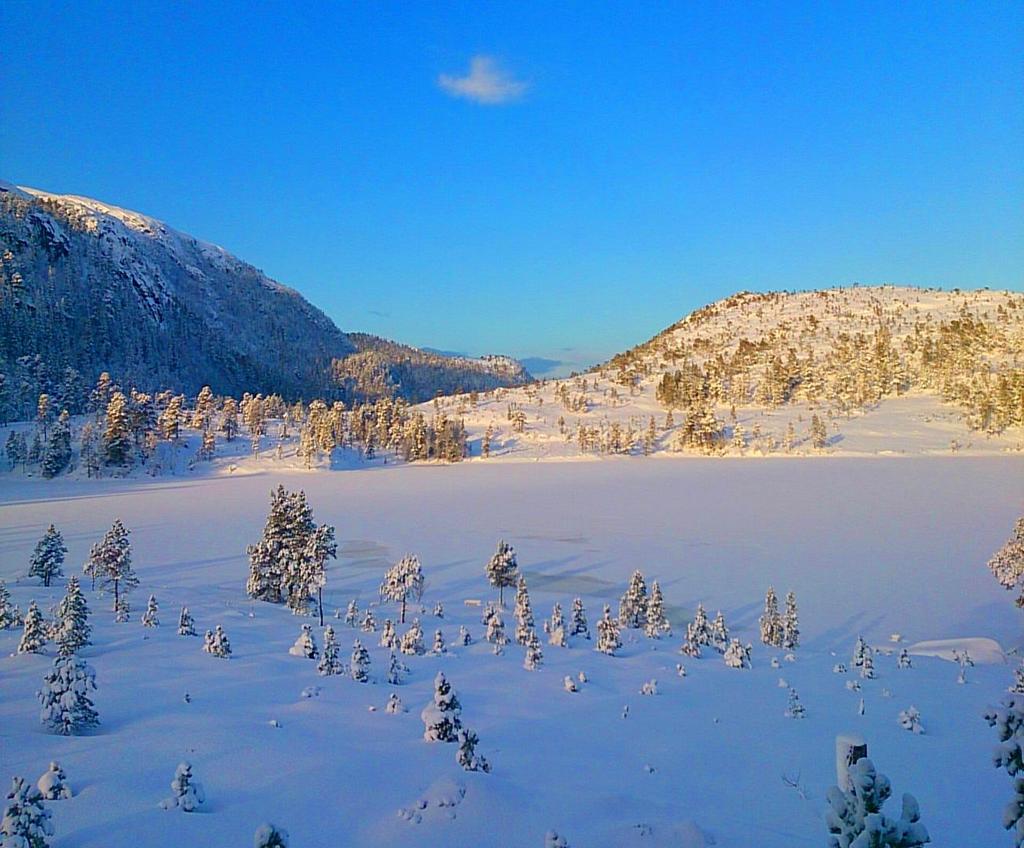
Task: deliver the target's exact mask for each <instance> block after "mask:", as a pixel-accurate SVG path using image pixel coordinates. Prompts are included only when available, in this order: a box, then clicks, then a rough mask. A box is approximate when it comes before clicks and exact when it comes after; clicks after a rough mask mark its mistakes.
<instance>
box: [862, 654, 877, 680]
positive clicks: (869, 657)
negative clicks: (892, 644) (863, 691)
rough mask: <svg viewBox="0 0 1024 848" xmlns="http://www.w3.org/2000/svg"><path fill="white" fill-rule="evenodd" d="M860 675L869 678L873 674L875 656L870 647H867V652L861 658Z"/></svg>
mask: <svg viewBox="0 0 1024 848" xmlns="http://www.w3.org/2000/svg"><path fill="white" fill-rule="evenodd" d="M860 676H861V677H863V678H865V679H871V678H873V677H874V676H875V656H874V651H872V650H871V648H868V649H867V652H866V653H865V654H864V656H863V657H862V658H861V661H860Z"/></svg>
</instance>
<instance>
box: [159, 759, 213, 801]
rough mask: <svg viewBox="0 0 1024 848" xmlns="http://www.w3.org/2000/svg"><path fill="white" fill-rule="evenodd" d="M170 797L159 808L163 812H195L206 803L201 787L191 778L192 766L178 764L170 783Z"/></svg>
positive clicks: (182, 763)
mask: <svg viewBox="0 0 1024 848" xmlns="http://www.w3.org/2000/svg"><path fill="white" fill-rule="evenodd" d="M171 793H172V794H171V797H170V798H165V799H164V800H163V801H162V802H161V804H160V806H161V807H163V808H164V809H165V810H174V809H178V810H181V811H182V812H183V813H192V812H195V811H196V810H197V809H199V807H201V806H202V805H203V804H205V803H206V793H205V792H204V791H203V785H202V784H201V783H199V782H198V781H197V780H196V779H195V778H194V777H193V776H192V764H191V763H189V762H187V761H185V762H181V763H178V767H177V768H176V769H175V770H174V779H173V780H172V781H171Z"/></svg>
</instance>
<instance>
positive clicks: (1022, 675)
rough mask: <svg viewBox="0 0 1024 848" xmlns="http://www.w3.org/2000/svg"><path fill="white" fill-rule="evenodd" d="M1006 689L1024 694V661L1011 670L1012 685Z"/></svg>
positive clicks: (1016, 693) (1017, 693)
mask: <svg viewBox="0 0 1024 848" xmlns="http://www.w3.org/2000/svg"><path fill="white" fill-rule="evenodd" d="M1007 691H1009V692H1012V693H1014V694H1015V695H1024V662H1022V663H1021V664H1020V665H1019V666H1017V668H1015V669H1014V670H1013V685H1011V686H1010V688H1009V689H1008V690H1007Z"/></svg>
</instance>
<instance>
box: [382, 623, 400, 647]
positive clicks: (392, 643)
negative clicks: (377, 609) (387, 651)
mask: <svg viewBox="0 0 1024 848" xmlns="http://www.w3.org/2000/svg"><path fill="white" fill-rule="evenodd" d="M380 646H381V647H382V648H397V647H398V634H397V633H395V625H394V624H393V623H392V621H391V619H390V618H385V619H384V629H383V630H381V632H380Z"/></svg>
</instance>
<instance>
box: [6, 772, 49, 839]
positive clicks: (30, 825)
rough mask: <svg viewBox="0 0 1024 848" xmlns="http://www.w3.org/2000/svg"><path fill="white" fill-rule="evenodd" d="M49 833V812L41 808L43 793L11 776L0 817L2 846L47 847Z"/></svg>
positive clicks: (22, 779)
mask: <svg viewBox="0 0 1024 848" xmlns="http://www.w3.org/2000/svg"><path fill="white" fill-rule="evenodd" d="M48 836H53V824H52V823H51V821H50V811H49V810H47V809H46V808H45V807H43V796H42V795H41V794H40V792H39V790H38V789H36V787H34V786H32V785H31V784H30V783H29V782H28V781H26V780H25V779H24V778H23V777H14V778H11V790H10V791H9V792H8V793H7V803H6V805H5V806H4V812H3V816H2V817H0V846H2V848H47V846H48V845H49V844H50V843H49V842H48V841H47V837H48Z"/></svg>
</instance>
